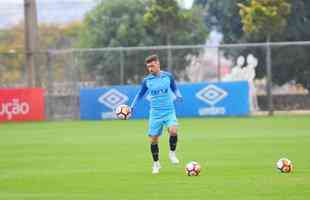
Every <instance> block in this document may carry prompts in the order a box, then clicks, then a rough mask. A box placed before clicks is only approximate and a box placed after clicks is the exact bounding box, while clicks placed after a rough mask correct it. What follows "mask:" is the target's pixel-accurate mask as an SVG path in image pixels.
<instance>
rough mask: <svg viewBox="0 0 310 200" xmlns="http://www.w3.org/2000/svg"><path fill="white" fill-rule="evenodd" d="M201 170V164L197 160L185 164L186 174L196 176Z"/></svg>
mask: <svg viewBox="0 0 310 200" xmlns="http://www.w3.org/2000/svg"><path fill="white" fill-rule="evenodd" d="M200 171H201V166H200V164H199V163H198V162H195V161H191V162H189V163H187V164H186V166H185V172H186V174H187V175H188V176H198V175H199V174H200Z"/></svg>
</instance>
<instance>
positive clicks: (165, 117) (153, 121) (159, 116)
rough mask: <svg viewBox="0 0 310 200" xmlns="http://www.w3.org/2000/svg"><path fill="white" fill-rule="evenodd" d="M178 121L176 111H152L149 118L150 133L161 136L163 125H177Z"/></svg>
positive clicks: (150, 134)
mask: <svg viewBox="0 0 310 200" xmlns="http://www.w3.org/2000/svg"><path fill="white" fill-rule="evenodd" d="M177 125H178V121H177V117H176V115H175V111H174V110H173V111H170V110H169V111H162V112H160V113H159V112H157V113H156V114H154V113H152V112H151V114H150V118H149V130H148V135H149V136H160V135H161V134H162V132H163V127H164V126H165V127H167V128H169V127H171V126H177Z"/></svg>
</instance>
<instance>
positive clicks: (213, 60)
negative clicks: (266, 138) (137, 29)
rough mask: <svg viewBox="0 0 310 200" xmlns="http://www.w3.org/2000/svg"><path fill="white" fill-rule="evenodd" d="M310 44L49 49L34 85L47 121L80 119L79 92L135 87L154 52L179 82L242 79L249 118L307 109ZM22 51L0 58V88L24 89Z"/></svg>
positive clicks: (42, 54) (42, 55) (39, 63)
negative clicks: (39, 92) (247, 94)
mask: <svg viewBox="0 0 310 200" xmlns="http://www.w3.org/2000/svg"><path fill="white" fill-rule="evenodd" d="M309 51H310V42H292V43H259V44H234V45H219V46H206V45H197V46H155V47H132V48H122V47H120V48H102V49H68V50H50V51H45V52H40V53H38V54H37V67H36V68H35V69H34V74H35V75H34V76H33V77H34V78H35V79H36V80H35V83H36V86H40V87H43V88H45V89H46V91H47V92H46V115H47V117H48V119H50V120H64V119H79V89H80V88H83V87H93V88H96V87H103V86H111V85H127V84H140V82H141V80H142V79H143V77H144V76H145V75H146V69H145V66H144V59H145V57H146V56H148V55H150V54H157V55H159V57H160V60H161V66H162V70H168V71H171V72H172V73H173V74H174V76H175V78H176V80H177V81H178V82H179V83H197V82H219V81H238V80H246V81H248V82H249V85H250V96H251V97H250V105H251V111H252V114H257V113H262V112H263V113H266V112H268V113H269V114H273V112H274V111H296V110H297V111H305V110H310V94H309V88H310V59H309V58H308V56H307V52H309ZM27 78H28V69H27V66H25V55H24V54H23V53H14V52H10V53H2V54H0V87H1V88H20V87H27Z"/></svg>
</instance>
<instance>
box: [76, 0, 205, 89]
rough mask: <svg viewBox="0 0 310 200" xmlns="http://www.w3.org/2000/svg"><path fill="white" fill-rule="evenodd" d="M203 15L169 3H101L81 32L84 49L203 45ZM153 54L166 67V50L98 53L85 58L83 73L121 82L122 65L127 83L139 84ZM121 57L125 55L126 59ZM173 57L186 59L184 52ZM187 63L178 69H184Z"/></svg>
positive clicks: (150, 0)
mask: <svg viewBox="0 0 310 200" xmlns="http://www.w3.org/2000/svg"><path fill="white" fill-rule="evenodd" d="M201 13H202V10H201V9H199V8H193V9H192V10H182V9H180V8H179V7H178V4H177V2H176V1H170V0H169V1H154V0H147V1H140V0H128V1H123V0H115V1H102V2H101V3H100V4H98V6H97V7H96V8H94V9H93V10H92V11H90V12H89V13H88V14H87V17H86V19H85V21H84V28H83V31H82V33H81V47H82V48H102V47H136V46H152V45H156V46H158V45H166V44H170V45H177V44H182V45H185V44H201V43H204V41H205V38H206V34H207V29H206V26H205V24H204V23H203V18H202V14H201ZM150 53H158V54H159V55H160V57H161V61H162V65H163V67H164V68H165V66H166V63H167V59H166V55H167V53H166V52H165V51H143V52H142V51H130V52H129V51H128V52H124V51H123V52H120V51H111V52H96V53H95V54H96V55H95V54H87V55H84V56H82V57H81V59H82V60H81V62H82V63H84V64H83V65H84V66H85V69H84V70H85V71H86V72H87V73H93V74H94V75H95V79H98V80H100V82H101V81H102V84H119V83H120V76H119V75H120V70H121V69H120V66H121V63H122V62H123V63H124V67H125V80H126V82H128V83H129V82H134V83H137V82H138V81H139V80H141V77H142V76H143V75H144V70H143V69H144V67H143V63H144V58H145V57H146V56H147V55H148V54H150ZM189 53H190V52H189ZM121 54H124V55H123V57H122V55H121ZM173 56H176V57H180V58H181V59H183V58H184V57H185V55H184V53H183V54H182V53H179V54H174V55H173ZM122 58H124V59H123V60H122ZM184 60H185V59H184ZM184 60H183V61H181V62H180V63H182V65H181V66H178V67H180V68H184V66H185V61H184Z"/></svg>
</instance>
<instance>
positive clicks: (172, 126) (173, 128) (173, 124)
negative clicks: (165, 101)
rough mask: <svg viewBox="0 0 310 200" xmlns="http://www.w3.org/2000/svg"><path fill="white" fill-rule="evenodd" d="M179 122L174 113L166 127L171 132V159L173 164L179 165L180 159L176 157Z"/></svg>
mask: <svg viewBox="0 0 310 200" xmlns="http://www.w3.org/2000/svg"><path fill="white" fill-rule="evenodd" d="M177 125H178V122H177V118H176V115H175V112H172V113H171V114H170V115H169V117H168V119H167V121H166V126H167V127H168V132H169V147H170V152H169V159H170V161H171V162H172V163H173V164H178V163H179V159H178V158H177V157H176V148H177V143H178V128H177Z"/></svg>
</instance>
